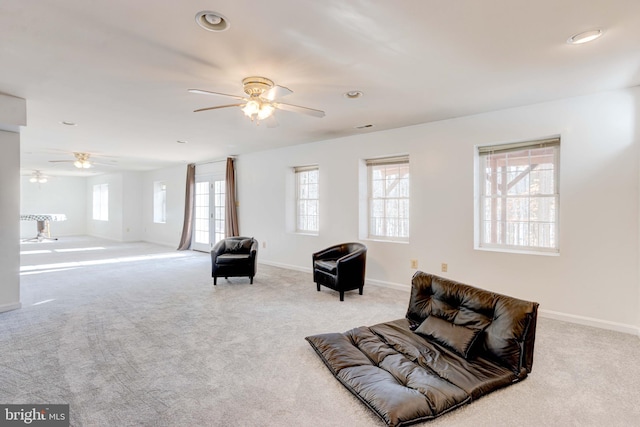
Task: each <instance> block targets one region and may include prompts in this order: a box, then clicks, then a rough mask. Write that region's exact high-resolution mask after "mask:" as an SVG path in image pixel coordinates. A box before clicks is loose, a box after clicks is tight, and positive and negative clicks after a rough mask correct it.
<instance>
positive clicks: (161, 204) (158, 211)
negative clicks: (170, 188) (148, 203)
mask: <svg viewBox="0 0 640 427" xmlns="http://www.w3.org/2000/svg"><path fill="white" fill-rule="evenodd" d="M153 222H154V223H155V224H165V223H166V222H167V184H166V183H165V182H164V181H155V182H154V183H153Z"/></svg>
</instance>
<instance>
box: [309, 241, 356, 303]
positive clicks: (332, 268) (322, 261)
mask: <svg viewBox="0 0 640 427" xmlns="http://www.w3.org/2000/svg"><path fill="white" fill-rule="evenodd" d="M366 261H367V247H366V246H365V245H363V244H362V243H342V244H339V245H334V246H331V247H329V248H327V249H324V250H322V251H320V252H316V253H314V254H313V281H314V282H315V283H316V285H317V288H318V292H320V285H322V286H326V287H328V288H331V289H333V290H335V291H338V292H340V301H344V293H345V291H351V290H354V289H358V290H359V291H360V295H362V288H363V287H364V273H365V265H366Z"/></svg>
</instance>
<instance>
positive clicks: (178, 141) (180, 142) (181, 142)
mask: <svg viewBox="0 0 640 427" xmlns="http://www.w3.org/2000/svg"><path fill="white" fill-rule="evenodd" d="M176 142H177V143H178V144H186V143H187V142H188V141H183V140H180V139H179V140H177V141H176Z"/></svg>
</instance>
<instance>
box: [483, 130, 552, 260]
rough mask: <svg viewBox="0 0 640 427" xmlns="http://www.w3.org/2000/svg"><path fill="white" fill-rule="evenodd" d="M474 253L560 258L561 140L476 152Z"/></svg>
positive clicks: (506, 146) (547, 140)
mask: <svg viewBox="0 0 640 427" xmlns="http://www.w3.org/2000/svg"><path fill="white" fill-rule="evenodd" d="M476 158H477V162H476V165H477V172H478V173H477V186H476V194H477V198H476V201H477V204H476V238H475V240H476V244H475V247H476V249H484V250H494V251H502V252H517V253H531V254H544V255H557V254H558V253H559V252H560V242H559V238H560V229H559V227H560V180H559V178H560V137H552V138H545V139H540V140H534V141H525V142H516V143H511V144H500V145H490V146H478V147H477V150H476Z"/></svg>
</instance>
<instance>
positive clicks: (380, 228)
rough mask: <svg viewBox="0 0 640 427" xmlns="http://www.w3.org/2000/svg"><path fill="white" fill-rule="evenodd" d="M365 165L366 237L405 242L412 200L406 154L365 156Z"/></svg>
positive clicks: (406, 240)
mask: <svg viewBox="0 0 640 427" xmlns="http://www.w3.org/2000/svg"><path fill="white" fill-rule="evenodd" d="M365 165H366V167H367V238H368V239H371V240H388V241H395V242H408V241H409V237H410V234H409V230H410V228H409V227H410V215H409V208H410V202H411V200H410V185H411V175H410V167H409V156H408V155H401V156H393V157H383V158H375V159H366V160H365ZM394 173H395V175H394ZM394 176H395V178H394Z"/></svg>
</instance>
